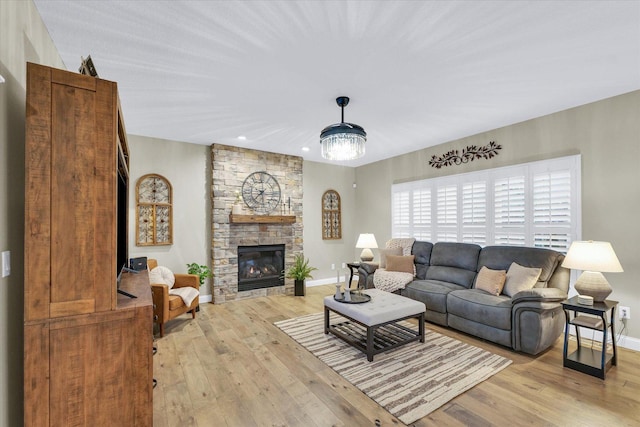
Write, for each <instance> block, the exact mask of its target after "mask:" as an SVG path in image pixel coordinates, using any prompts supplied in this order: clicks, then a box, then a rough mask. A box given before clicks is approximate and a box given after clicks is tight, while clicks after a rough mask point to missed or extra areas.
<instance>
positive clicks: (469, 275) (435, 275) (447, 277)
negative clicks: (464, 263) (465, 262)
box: [425, 265, 476, 289]
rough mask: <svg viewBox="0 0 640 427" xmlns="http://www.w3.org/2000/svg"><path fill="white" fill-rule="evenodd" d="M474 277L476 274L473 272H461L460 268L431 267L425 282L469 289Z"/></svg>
mask: <svg viewBox="0 0 640 427" xmlns="http://www.w3.org/2000/svg"><path fill="white" fill-rule="evenodd" d="M475 277H476V273H475V272H473V271H469V270H463V269H462V268H455V267H441V266H438V265H432V266H430V267H429V268H428V269H427V274H426V275H425V280H439V281H441V282H451V283H454V284H456V285H460V286H463V287H465V288H467V289H469V288H471V286H472V285H473V280H474V279H475Z"/></svg>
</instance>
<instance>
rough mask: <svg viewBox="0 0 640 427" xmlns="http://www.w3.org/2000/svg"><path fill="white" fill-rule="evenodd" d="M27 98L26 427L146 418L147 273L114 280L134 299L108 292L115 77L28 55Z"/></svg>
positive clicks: (116, 151)
mask: <svg viewBox="0 0 640 427" xmlns="http://www.w3.org/2000/svg"><path fill="white" fill-rule="evenodd" d="M26 104H27V105H26V108H27V111H26V141H25V162H26V165H25V169H26V171H25V173H26V178H25V270H24V419H25V426H38V427H39V426H84V425H91V426H107V425H109V426H151V425H152V422H153V408H152V397H153V390H152V389H153V386H152V373H153V361H152V346H153V342H152V341H153V335H152V334H153V332H152V326H153V324H152V322H153V319H152V316H153V311H152V300H151V288H150V286H149V280H148V275H147V273H146V272H141V273H140V274H131V273H127V274H124V275H123V276H122V278H121V281H120V287H121V288H124V289H126V290H127V291H129V292H130V293H132V294H134V295H136V296H137V298H135V299H131V298H128V297H126V296H123V295H120V294H118V293H117V279H118V270H119V269H118V267H120V266H119V265H117V264H119V263H120V262H121V260H120V259H118V258H122V257H123V254H122V248H125V249H124V251H125V254H124V256H125V257H126V245H127V242H126V206H125V210H124V211H123V207H122V206H121V205H120V211H119V210H118V203H121V204H122V203H126V200H127V197H126V194H124V195H123V194H120V197H118V192H119V191H120V193H122V191H123V190H122V189H123V188H124V191H125V192H126V189H127V183H126V180H127V179H128V165H129V153H128V148H127V141H126V133H125V130H124V122H123V119H122V114H121V109H120V103H119V99H118V91H117V85H116V83H114V82H110V81H106V80H102V79H99V78H94V77H90V76H85V75H81V74H77V73H71V72H67V71H62V70H57V69H53V68H49V67H45V66H41V65H37V64H31V63H29V64H27V102H26ZM119 182H120V184H119ZM123 182H124V184H123ZM119 185H120V187H119ZM118 212H121V214H120V215H118ZM122 212H125V214H124V219H123V215H122ZM123 221H124V222H125V223H124V224H123ZM123 239H124V242H123ZM118 248H119V249H118ZM118 250H120V252H119V253H118Z"/></svg>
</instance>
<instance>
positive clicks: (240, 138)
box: [238, 135, 247, 141]
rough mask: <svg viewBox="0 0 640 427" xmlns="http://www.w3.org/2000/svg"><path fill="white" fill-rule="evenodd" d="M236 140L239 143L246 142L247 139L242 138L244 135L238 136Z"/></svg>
mask: <svg viewBox="0 0 640 427" xmlns="http://www.w3.org/2000/svg"><path fill="white" fill-rule="evenodd" d="M238 140H239V141H246V140H247V137H246V136H244V135H240V136H239V137H238Z"/></svg>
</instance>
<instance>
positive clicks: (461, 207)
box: [391, 154, 582, 253]
mask: <svg viewBox="0 0 640 427" xmlns="http://www.w3.org/2000/svg"><path fill="white" fill-rule="evenodd" d="M567 173H568V180H569V183H568V191H569V194H568V196H566V197H565V194H566V191H567V187H566V182H565V183H563V182H561V181H562V179H561V177H563V179H565V180H566V177H567ZM545 174H549V176H550V177H551V178H549V179H548V180H547V181H548V182H549V184H548V185H547V187H548V197H547V195H545V194H544V192H545V188H544V185H545V183H544V181H545V179H546V178H545V177H544V175H545ZM520 177H523V179H522V178H520ZM505 180H506V181H507V182H509V181H512V182H514V183H515V182H518V185H517V186H513V185H509V184H507V186H506V187H504V188H505V190H506V191H507V192H508V194H507V196H508V197H511V198H512V201H511V202H510V201H509V200H506V205H504V206H502V210H500V208H501V207H499V206H497V203H498V202H502V201H503V199H498V202H497V201H496V194H498V197H502V196H505V191H501V190H502V189H501V188H500V187H499V186H498V184H499V183H500V182H503V181H505ZM481 183H484V186H483V185H481ZM554 183H555V184H556V185H555V186H554ZM470 185H471V186H473V185H477V186H478V188H480V187H484V189H483V191H484V194H485V200H484V209H485V211H484V224H482V223H481V221H480V222H478V223H473V222H472V223H469V222H465V216H464V214H465V207H467V208H468V206H469V205H468V204H469V203H470V202H469V200H470V199H472V200H471V203H472V204H473V203H476V202H477V203H478V209H477V211H475V210H474V215H479V216H480V217H481V216H482V215H483V213H482V212H480V210H481V205H482V203H481V202H480V197H479V196H478V194H475V193H474V191H475V190H472V191H471V193H469V192H468V191H467V192H466V193H465V188H468V187H469V186H470ZM535 185H537V186H538V187H535ZM454 187H455V189H456V190H455V193H456V197H455V201H456V204H455V206H456V212H455V213H452V211H451V209H452V206H453V205H452V204H451V203H452V202H451V200H449V201H448V203H449V204H448V205H447V209H448V211H447V212H448V214H449V215H454V216H455V218H456V224H455V225H454V224H452V223H451V222H448V223H446V222H442V221H440V222H439V220H440V217H439V215H438V209H439V206H438V193H442V189H444V188H447V189H449V194H452V193H453V190H451V189H452V188H454ZM534 190H535V191H537V192H534ZM416 192H422V193H426V192H430V195H431V200H430V206H429V208H430V210H431V212H430V215H426V214H425V213H424V209H422V208H421V207H414V203H415V200H417V199H416V198H414V194H415V193H416ZM479 192H480V190H478V193H479ZM554 192H557V194H556V193H554ZM581 193H582V189H581V156H580V155H579V154H578V155H572V156H565V157H558V158H554V159H548V160H541V161H535V162H529V163H521V164H517V165H511V166H504V167H500V168H494V169H486V170H482V171H477V172H467V173H462V174H456V175H447V176H442V177H436V178H429V179H423V180H417V181H409V182H403V183H398V184H393V185H392V186H391V235H392V236H393V237H415V238H416V239H418V240H428V241H432V242H434V243H435V242H438V241H457V242H467V243H476V244H479V245H480V246H486V245H496V244H509V245H516V246H530V247H545V248H550V249H554V250H558V251H560V252H563V253H566V251H567V250H568V248H569V246H570V244H571V242H572V241H574V240H579V239H580V238H581V229H582V215H581ZM554 195H555V196H557V197H553V196H554ZM465 196H466V199H465ZM401 197H402V198H403V200H405V201H406V207H405V206H402V207H400V206H397V204H396V202H397V200H399V199H400V198H401ZM505 197H506V196H505ZM563 197H564V198H563ZM440 200H441V201H442V200H443V199H440ZM536 200H539V202H536ZM543 201H544V203H543ZM558 202H559V203H558ZM554 203H555V204H554ZM543 205H545V206H547V209H548V210H549V215H548V218H549V221H548V222H544V221H542V222H541V221H540V218H543V217H544V216H542V215H540V210H539V209H540V207H541V206H543ZM536 207H538V210H537V211H536V209H535V208H536ZM418 208H419V209H418ZM442 208H443V206H440V209H441V211H442ZM407 209H408V210H407ZM416 209H417V211H419V212H420V218H421V219H422V221H419V222H418V223H415V222H414V216H415V212H416ZM473 209H475V207H473ZM504 209H507V210H506V211H505V210H504ZM565 210H568V213H567V212H565ZM498 211H499V212H503V215H502V218H504V219H505V220H506V222H502V221H501V220H500V218H497V217H496V213H497V212H498ZM467 212H468V210H467ZM536 212H537V215H536ZM399 215H401V216H402V218H403V221H402V222H401V223H400V222H398V221H397V219H398V218H397V217H398V216H399ZM426 217H430V223H429V224H428V225H427V224H425V222H424V218H426ZM520 218H522V221H520ZM554 221H555V222H554ZM427 229H428V231H427ZM469 236H471V237H469ZM474 236H475V237H474ZM541 236H543V237H545V238H546V239H547V240H546V241H544V242H543V241H542V240H541Z"/></svg>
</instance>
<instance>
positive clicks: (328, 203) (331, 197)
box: [322, 190, 342, 240]
mask: <svg viewBox="0 0 640 427" xmlns="http://www.w3.org/2000/svg"><path fill="white" fill-rule="evenodd" d="M337 239H342V214H341V206H340V194H338V192H337V191H335V190H327V191H325V192H324V194H323V195H322V240H337Z"/></svg>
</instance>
